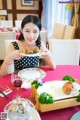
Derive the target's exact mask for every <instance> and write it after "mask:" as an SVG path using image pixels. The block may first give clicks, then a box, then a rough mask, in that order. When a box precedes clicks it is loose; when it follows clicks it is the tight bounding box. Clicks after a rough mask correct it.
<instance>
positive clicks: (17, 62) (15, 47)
mask: <svg viewBox="0 0 80 120" xmlns="http://www.w3.org/2000/svg"><path fill="white" fill-rule="evenodd" d="M40 30H41V23H40V20H39V18H38V17H37V16H33V15H28V16H26V17H25V18H24V19H23V21H22V23H21V34H20V40H16V42H12V43H10V45H9V47H8V50H7V55H6V58H5V60H4V62H3V64H2V66H1V70H0V73H1V75H5V74H8V73H9V68H10V66H11V65H12V64H13V63H14V69H15V71H16V70H22V69H24V68H30V67H37V66H38V64H39V57H37V56H36V57H27V56H25V54H23V53H24V50H25V49H26V48H34V47H35V46H37V47H38V48H39V49H40V50H43V51H46V52H45V55H43V56H42V58H43V59H44V60H45V61H46V62H47V64H48V65H49V67H50V68H51V69H55V68H56V66H55V64H54V61H53V58H52V54H51V53H50V51H49V50H48V49H47V48H46V47H45V45H44V43H43V42H42V41H41V38H40Z"/></svg>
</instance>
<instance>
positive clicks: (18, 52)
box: [10, 50, 24, 60]
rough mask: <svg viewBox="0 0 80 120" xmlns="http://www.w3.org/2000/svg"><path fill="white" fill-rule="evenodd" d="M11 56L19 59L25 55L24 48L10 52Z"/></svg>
mask: <svg viewBox="0 0 80 120" xmlns="http://www.w3.org/2000/svg"><path fill="white" fill-rule="evenodd" d="M10 56H11V58H12V59H13V60H19V59H21V58H22V57H24V50H14V51H13V52H11V53H10Z"/></svg>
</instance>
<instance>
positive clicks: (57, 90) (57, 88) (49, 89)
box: [37, 80, 80, 100]
mask: <svg viewBox="0 0 80 120" xmlns="http://www.w3.org/2000/svg"><path fill="white" fill-rule="evenodd" d="M66 82H68V81H63V80H57V81H50V82H46V83H43V86H40V87H39V88H38V89H37V92H38V94H39V95H40V94H41V93H43V92H46V93H48V94H51V95H52V96H53V98H54V100H59V99H64V98H70V97H75V96H77V95H78V94H79V90H80V85H79V84H78V83H76V82H73V83H72V84H73V90H72V92H71V93H70V94H69V95H66V94H65V93H63V90H62V87H63V85H64V84H65V83H66Z"/></svg>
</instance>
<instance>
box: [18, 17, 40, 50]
mask: <svg viewBox="0 0 80 120" xmlns="http://www.w3.org/2000/svg"><path fill="white" fill-rule="evenodd" d="M30 22H32V23H33V24H35V25H36V26H37V27H38V28H39V31H41V28H42V26H41V22H40V19H39V18H38V17H37V16H34V15H27V16H26V17H25V18H24V19H23V20H22V23H21V29H23V28H24V26H25V24H27V23H30ZM19 40H20V41H23V40H24V36H23V34H22V32H21V33H20V37H19ZM36 45H37V46H38V47H39V48H40V47H41V37H40V34H39V36H38V39H37V40H36Z"/></svg>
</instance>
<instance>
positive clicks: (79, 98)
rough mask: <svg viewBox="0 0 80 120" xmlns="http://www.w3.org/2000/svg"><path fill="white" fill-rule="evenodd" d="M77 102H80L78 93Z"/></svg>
mask: <svg viewBox="0 0 80 120" xmlns="http://www.w3.org/2000/svg"><path fill="white" fill-rule="evenodd" d="M76 100H77V102H80V93H79V95H78V96H77V99H76Z"/></svg>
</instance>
